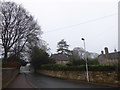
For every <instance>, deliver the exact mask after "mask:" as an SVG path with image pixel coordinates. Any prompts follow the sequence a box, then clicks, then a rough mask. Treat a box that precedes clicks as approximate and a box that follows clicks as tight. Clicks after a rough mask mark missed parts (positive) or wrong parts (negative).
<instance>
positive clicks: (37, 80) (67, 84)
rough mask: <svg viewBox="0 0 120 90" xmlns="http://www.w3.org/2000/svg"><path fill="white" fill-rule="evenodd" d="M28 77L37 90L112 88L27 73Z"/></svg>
mask: <svg viewBox="0 0 120 90" xmlns="http://www.w3.org/2000/svg"><path fill="white" fill-rule="evenodd" d="M26 77H27V79H28V81H29V82H30V83H31V85H32V86H33V87H35V88H111V87H110V86H101V85H95V84H88V83H80V82H79V83H78V82H72V81H67V80H63V79H58V78H53V77H49V76H44V75H40V74H34V73H26Z"/></svg>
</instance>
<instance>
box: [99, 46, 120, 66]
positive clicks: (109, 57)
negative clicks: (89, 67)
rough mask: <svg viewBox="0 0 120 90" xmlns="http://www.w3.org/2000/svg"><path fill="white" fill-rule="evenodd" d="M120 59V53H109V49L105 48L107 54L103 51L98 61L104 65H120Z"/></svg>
mask: <svg viewBox="0 0 120 90" xmlns="http://www.w3.org/2000/svg"><path fill="white" fill-rule="evenodd" d="M119 57H120V52H113V53H109V51H108V48H107V47H106V48H105V54H104V52H103V51H102V54H101V55H99V56H98V61H99V63H100V64H102V65H118V62H119Z"/></svg>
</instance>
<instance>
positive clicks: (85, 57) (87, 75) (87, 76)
mask: <svg viewBox="0 0 120 90" xmlns="http://www.w3.org/2000/svg"><path fill="white" fill-rule="evenodd" d="M82 40H83V43H84V50H85V55H84V59H85V61H86V78H87V81H88V82H89V81H90V80H89V74H88V64H87V53H86V46H85V39H84V38H82Z"/></svg>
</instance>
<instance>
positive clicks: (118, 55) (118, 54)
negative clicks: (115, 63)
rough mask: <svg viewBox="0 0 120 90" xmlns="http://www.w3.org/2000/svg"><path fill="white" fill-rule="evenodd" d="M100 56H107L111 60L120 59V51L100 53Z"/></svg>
mask: <svg viewBox="0 0 120 90" xmlns="http://www.w3.org/2000/svg"><path fill="white" fill-rule="evenodd" d="M99 57H104V58H105V57H106V58H107V59H109V60H112V59H120V52H114V53H109V54H107V55H106V54H101V55H99Z"/></svg>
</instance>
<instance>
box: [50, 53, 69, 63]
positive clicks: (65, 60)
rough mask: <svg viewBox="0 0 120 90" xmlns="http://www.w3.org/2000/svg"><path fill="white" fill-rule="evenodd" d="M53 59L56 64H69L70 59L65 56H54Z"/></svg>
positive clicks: (59, 54)
mask: <svg viewBox="0 0 120 90" xmlns="http://www.w3.org/2000/svg"><path fill="white" fill-rule="evenodd" d="M51 58H52V59H53V60H55V62H56V64H67V63H68V62H69V57H68V56H67V55H65V54H61V53H58V54H52V55H51Z"/></svg>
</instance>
